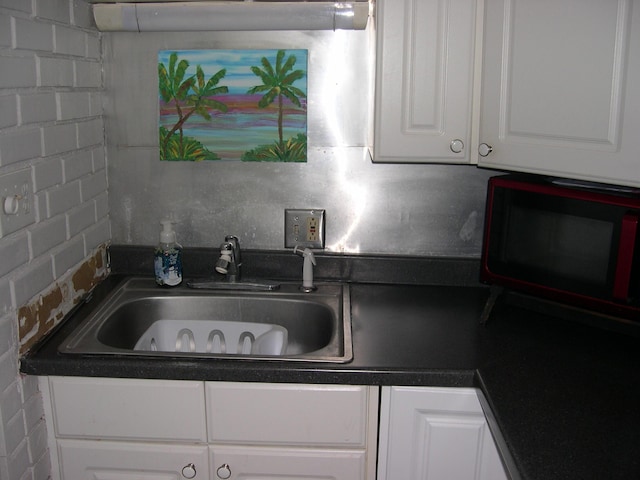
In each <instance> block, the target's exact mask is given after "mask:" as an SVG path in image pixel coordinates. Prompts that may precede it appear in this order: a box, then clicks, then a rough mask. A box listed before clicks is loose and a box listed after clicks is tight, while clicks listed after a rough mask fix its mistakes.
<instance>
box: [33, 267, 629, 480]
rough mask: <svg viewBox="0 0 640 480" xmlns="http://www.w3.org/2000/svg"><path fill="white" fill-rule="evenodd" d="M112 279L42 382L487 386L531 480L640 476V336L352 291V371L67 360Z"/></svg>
mask: <svg viewBox="0 0 640 480" xmlns="http://www.w3.org/2000/svg"><path fill="white" fill-rule="evenodd" d="M120 279H121V277H119V276H118V275H112V276H111V277H109V278H108V279H107V280H105V282H103V284H102V285H100V286H99V287H98V288H97V289H96V291H95V292H94V294H93V296H92V299H91V300H90V301H89V302H88V303H87V304H85V305H82V306H80V307H79V308H78V310H77V312H76V314H75V315H74V316H72V317H71V318H70V319H69V320H67V321H65V322H64V323H63V324H62V325H61V326H60V328H59V329H58V330H57V332H55V333H54V334H53V335H51V336H50V337H49V338H48V339H47V340H46V341H45V342H43V343H42V344H41V345H39V346H38V347H37V348H36V349H35V350H33V351H32V353H30V354H29V355H28V356H26V357H25V358H23V359H22V361H21V370H22V372H24V373H27V374H32V375H82V376H112V377H142V378H175V379H200V380H214V381H216V380H217V381H260V382H301V383H349V384H368V385H425V386H447V387H477V388H479V389H480V391H481V393H482V395H481V400H482V401H483V406H485V407H486V406H488V407H490V411H491V413H489V414H488V416H489V420H490V424H491V425H492V427H493V428H494V429H495V427H496V426H497V430H498V431H499V435H497V438H496V440H497V442H498V445H499V448H500V449H501V451H502V452H503V454H504V456H505V459H506V461H507V463H511V462H513V464H512V465H513V466H515V467H516V469H517V473H516V474H515V475H514V478H517V477H518V475H519V476H520V477H521V478H524V479H544V480H552V479H574V478H575V479H604V478H607V479H614V478H615V479H632V478H640V348H639V347H640V340H638V338H636V337H634V336H630V335H623V334H620V333H615V332H610V331H607V330H604V329H602V328H596V327H593V326H588V325H585V324H582V323H577V322H574V321H567V320H562V319H560V318H557V317H551V316H548V315H543V314H540V313H535V312H533V311H531V310H527V309H523V308H521V307H518V306H516V305H513V304H512V302H507V301H502V302H499V303H498V304H497V305H496V308H495V309H494V312H493V314H492V316H491V319H490V321H489V322H488V324H487V325H485V326H482V325H480V323H479V317H480V313H481V312H482V308H483V306H484V304H485V301H486V299H487V297H488V292H489V291H488V289H487V288H484V287H456V286H418V285H381V284H364V283H354V284H352V285H351V309H352V329H353V352H354V359H353V361H352V362H350V363H347V364H318V363H288V362H252V361H233V360H231V361H223V360H211V359H209V360H164V359H163V360H154V359H141V358H121V357H94V358H88V357H86V358H82V360H79V359H78V358H77V357H73V356H63V355H60V354H58V353H57V346H58V344H59V343H60V342H61V341H62V340H63V339H64V338H65V337H66V336H67V335H68V333H69V332H70V331H71V330H72V329H73V328H74V327H75V325H76V324H77V323H78V322H79V321H81V319H82V317H83V315H85V314H86V312H87V311H88V310H90V309H91V308H93V307H94V306H95V304H97V303H98V302H99V301H100V299H101V298H102V297H103V296H104V295H106V293H107V292H108V291H109V290H110V289H111V288H112V287H113V285H114V284H117V282H118V281H119V280H120Z"/></svg>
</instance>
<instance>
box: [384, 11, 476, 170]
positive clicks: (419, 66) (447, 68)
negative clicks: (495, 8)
mask: <svg viewBox="0 0 640 480" xmlns="http://www.w3.org/2000/svg"><path fill="white" fill-rule="evenodd" d="M376 8H377V21H376V29H377V32H376V33H377V55H376V56H377V60H376V62H377V63H376V94H375V125H374V147H373V160H374V161H376V162H434V163H468V162H469V159H470V157H471V155H470V150H471V148H470V147H471V119H472V98H473V96H472V91H473V73H474V55H475V24H476V1H475V0H378V2H377V5H376Z"/></svg>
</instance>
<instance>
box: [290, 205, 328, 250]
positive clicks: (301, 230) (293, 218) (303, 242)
mask: <svg viewBox="0 0 640 480" xmlns="http://www.w3.org/2000/svg"><path fill="white" fill-rule="evenodd" d="M324 218H325V211H324V210H321V209H317V208H314V209H286V210H285V211H284V246H285V248H293V247H295V246H298V247H302V248H319V249H323V248H324Z"/></svg>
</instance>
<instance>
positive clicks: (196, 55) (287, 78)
mask: <svg viewBox="0 0 640 480" xmlns="http://www.w3.org/2000/svg"><path fill="white" fill-rule="evenodd" d="M158 87H159V147H160V159H161V160H166V161H205V160H214V161H215V160H231V161H257V162H306V160H307V50H163V51H160V52H159V53H158Z"/></svg>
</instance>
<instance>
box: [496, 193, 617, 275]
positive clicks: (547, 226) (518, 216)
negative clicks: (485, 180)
mask: <svg viewBox="0 0 640 480" xmlns="http://www.w3.org/2000/svg"><path fill="white" fill-rule="evenodd" d="M613 228H614V226H613V223H612V222H607V221H605V220H601V219H594V218H588V217H580V216H574V215H569V214H567V213H566V212H564V213H559V212H554V211H550V210H537V209H535V208H528V207H522V206H518V205H512V206H511V208H510V212H509V220H508V227H507V232H506V234H507V241H506V246H507V250H506V252H504V253H505V256H506V258H505V259H504V260H506V262H507V264H512V265H518V266H521V267H524V268H526V269H527V270H529V271H532V272H536V275H540V276H542V277H545V276H547V275H548V276H550V277H556V278H557V277H562V278H566V279H572V280H578V281H580V282H584V283H588V284H595V285H604V284H606V282H607V273H608V269H609V257H610V253H611V242H612V239H613Z"/></svg>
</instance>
